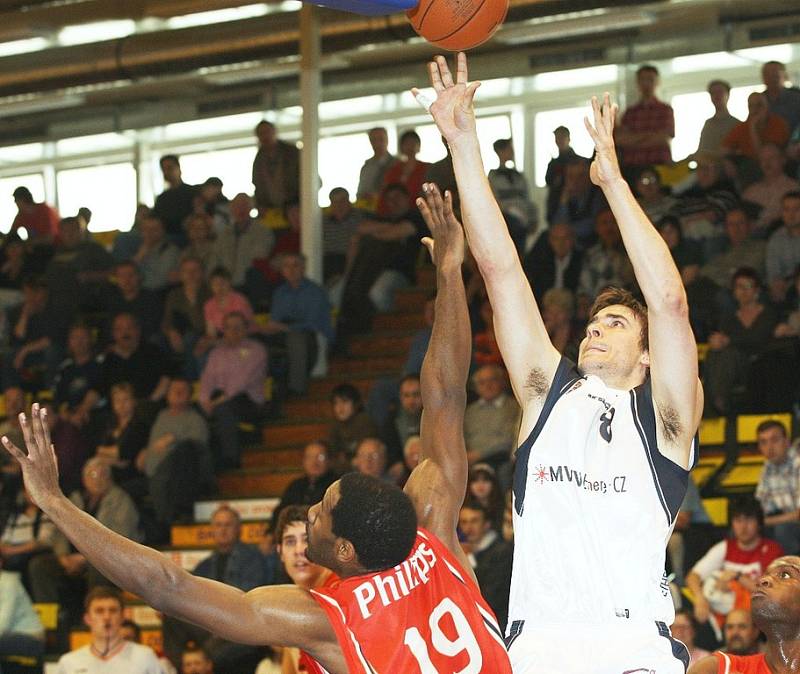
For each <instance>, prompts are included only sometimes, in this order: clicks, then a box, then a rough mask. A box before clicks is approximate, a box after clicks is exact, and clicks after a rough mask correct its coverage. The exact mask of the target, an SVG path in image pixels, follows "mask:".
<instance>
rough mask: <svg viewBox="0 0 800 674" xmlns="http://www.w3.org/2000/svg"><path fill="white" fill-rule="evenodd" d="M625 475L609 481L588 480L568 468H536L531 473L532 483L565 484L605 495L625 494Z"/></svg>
mask: <svg viewBox="0 0 800 674" xmlns="http://www.w3.org/2000/svg"><path fill="white" fill-rule="evenodd" d="M627 481H628V476H627V475H615V476H614V477H613V478H611V479H610V480H590V479H589V475H588V474H587V473H584V472H581V471H579V470H574V469H572V468H570V467H569V466H565V465H561V466H541V465H540V466H536V468H535V469H534V471H533V483H534V484H545V483H547V482H566V483H570V484H574V485H575V486H576V487H577V488H579V489H584V490H586V491H591V492H597V493H600V494H607V493H608V492H609V490H610V491H613V492H615V493H617V494H625V493H626V492H627V491H628V490H627V488H626V483H627Z"/></svg>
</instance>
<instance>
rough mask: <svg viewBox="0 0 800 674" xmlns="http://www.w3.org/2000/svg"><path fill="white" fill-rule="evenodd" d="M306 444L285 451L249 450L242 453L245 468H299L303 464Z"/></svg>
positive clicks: (299, 444) (262, 448)
mask: <svg viewBox="0 0 800 674" xmlns="http://www.w3.org/2000/svg"><path fill="white" fill-rule="evenodd" d="M304 447H305V443H298V444H297V445H294V446H291V447H286V448H284V449H267V448H264V447H261V448H258V449H255V448H254V449H249V450H246V451H245V452H243V453H242V467H243V468H298V467H299V466H300V465H301V464H302V462H303V448H304Z"/></svg>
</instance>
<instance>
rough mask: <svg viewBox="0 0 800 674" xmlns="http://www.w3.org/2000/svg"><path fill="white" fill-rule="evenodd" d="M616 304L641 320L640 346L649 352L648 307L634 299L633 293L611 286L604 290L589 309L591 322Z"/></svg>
mask: <svg viewBox="0 0 800 674" xmlns="http://www.w3.org/2000/svg"><path fill="white" fill-rule="evenodd" d="M614 304H619V305H621V306H623V307H628V309H630V310H631V311H632V312H633V315H634V316H636V318H637V319H639V322H640V323H641V326H642V329H641V333H640V334H639V346H640V347H641V349H642V351H647V350H649V348H650V338H649V336H648V332H647V307H646V306H645V305H644V304H643V303H642V302H640V301H639V300H637V299H636V297H634V295H633V293H632V292H630V291H629V290H625V289H624V288H616V287H614V286H611V287H609V288H606V289H605V290H602V291H601V292H600V294H599V295H598V296H597V297H596V298H595V301H594V304H592V308H591V309H589V321H591V320H592V319H593V318H594V317H595V316H596V315H597V313H598V312H599V311H602V310H603V309H605V308H606V307H610V306H612V305H614Z"/></svg>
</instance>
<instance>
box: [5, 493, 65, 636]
mask: <svg viewBox="0 0 800 674" xmlns="http://www.w3.org/2000/svg"><path fill="white" fill-rule="evenodd" d="M20 499H21V500H22V503H19V500H20ZM17 501H18V502H17V503H16V504H15V506H16V507H15V508H14V509H13V510H12V511H11V512H10V513H8V516H7V517H6V521H5V524H4V525H3V527H2V529H1V530H0V566H2V568H3V573H5V572H12V571H13V572H16V573H19V574H20V575H21V577H22V581H23V583H24V584H25V585H29V581H28V563H29V562H30V561H31V560H32V559H33V558H34V557H36V556H37V555H40V554H42V553H44V552H48V551H49V550H51V549H52V547H53V538H54V537H55V534H56V528H55V525H54V524H53V523H52V522H51V521H50V518H49V517H47V515H45V514H44V513H43V512H42V511H41V510H39V508H38V507H37V506H36V504H35V503H34V502H33V501H32V500H31V497H30V494H28V490H27V489H22V490H21V492H20V494H19V496H18V497H17ZM0 612H2V609H0ZM1 632H2V629H0V633H1ZM0 640H1V639H0Z"/></svg>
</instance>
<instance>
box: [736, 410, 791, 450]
mask: <svg viewBox="0 0 800 674" xmlns="http://www.w3.org/2000/svg"><path fill="white" fill-rule="evenodd" d="M773 420H774V421H780V422H781V423H782V424H783V426H784V428H786V430H787V431H788V432H789V434H790V436H791V431H792V415H791V413H789V412H776V413H774V414H741V415H739V417H737V419H736V440H737V441H738V442H740V443H746V442H748V443H749V442H755V441H756V429H757V428H758V426H759V424H761V423H762V422H764V421H773Z"/></svg>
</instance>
